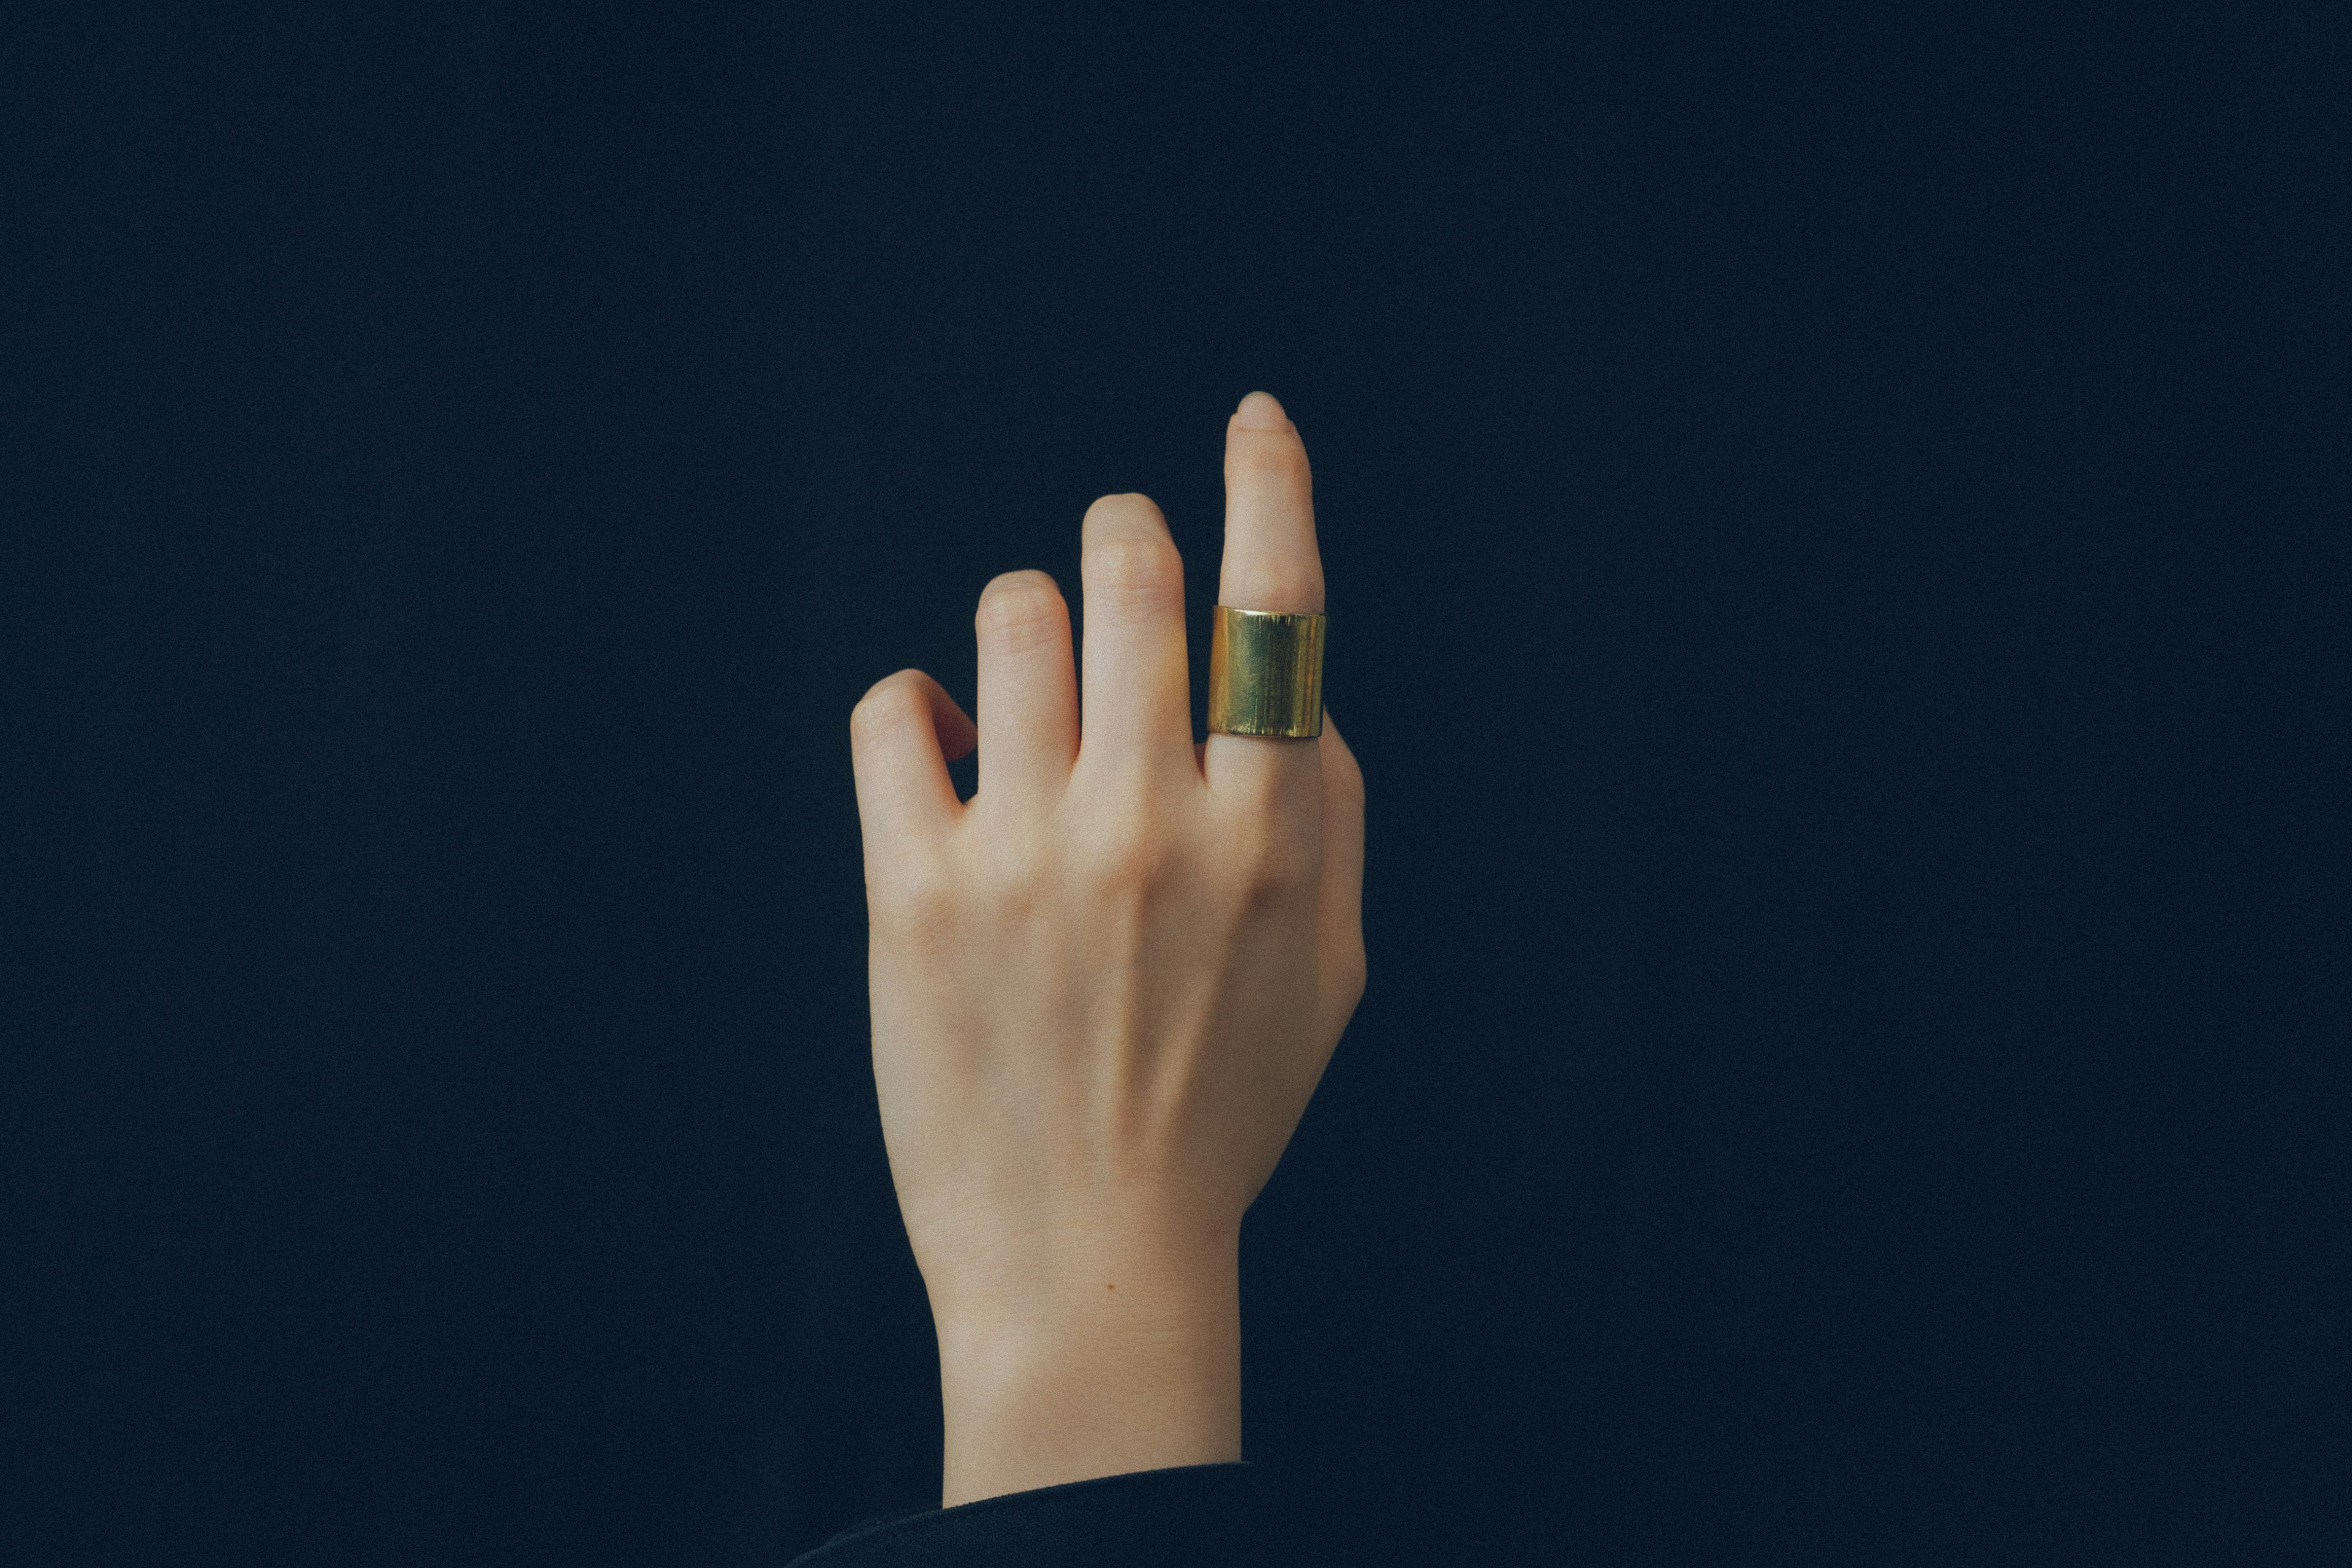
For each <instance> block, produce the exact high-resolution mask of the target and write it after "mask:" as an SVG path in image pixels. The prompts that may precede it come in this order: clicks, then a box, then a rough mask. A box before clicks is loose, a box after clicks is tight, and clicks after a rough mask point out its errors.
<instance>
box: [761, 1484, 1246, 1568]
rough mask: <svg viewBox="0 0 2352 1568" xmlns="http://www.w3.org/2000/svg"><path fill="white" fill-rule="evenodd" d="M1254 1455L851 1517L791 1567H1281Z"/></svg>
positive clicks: (795, 1560)
mask: <svg viewBox="0 0 2352 1568" xmlns="http://www.w3.org/2000/svg"><path fill="white" fill-rule="evenodd" d="M1268 1504H1269V1500H1268V1498H1267V1497H1266V1495H1265V1478H1264V1476H1263V1475H1261V1474H1260V1473H1259V1472H1258V1471H1257V1470H1256V1469H1255V1467H1253V1466H1251V1465H1250V1464H1249V1463H1248V1462H1247V1461H1239V1462H1236V1463H1234V1464H1228V1465H1184V1466H1180V1467H1178V1468H1173V1469H1165V1470H1138V1471H1136V1472H1134V1473H1133V1474H1131V1475H1124V1476H1102V1477H1098V1478H1097V1479H1094V1480H1088V1481H1073V1482H1071V1483H1069V1484H1068V1485H1067V1486H1058V1487H1041V1488H1039V1489H1037V1490H1035V1491H1026V1492H1011V1493H1008V1494H1006V1495H1005V1496H1003V1497H992V1498H982V1500H980V1501H978V1502H968V1503H963V1504H961V1505H959V1506H957V1507H955V1508H946V1509H940V1508H934V1509H925V1510H922V1511H920V1512H918V1513H902V1514H898V1515H896V1516H893V1517H889V1518H884V1519H878V1520H868V1521H865V1522H863V1523H860V1524H855V1525H852V1526H851V1527H850V1528H849V1529H847V1530H845V1531H842V1532H841V1533H840V1534H838V1535H836V1536H835V1537H834V1538H833V1539H832V1540H830V1541H828V1542H825V1543H824V1545H823V1546H820V1547H818V1548H817V1549H816V1550H815V1551H814V1552H803V1554H802V1555H800V1556H798V1557H795V1558H794V1559H793V1561H792V1563H790V1564H789V1565H788V1568H932V1565H934V1564H936V1565H938V1568H950V1565H952V1568H1015V1565H1018V1568H1079V1565H1080V1564H1085V1565H1087V1568H1098V1565H1100V1564H1105V1563H1118V1564H1119V1565H1120V1568H1201V1565H1203V1564H1216V1565H1217V1568H1225V1565H1227V1564H1232V1565H1234V1568H1261V1565H1264V1568H1273V1564H1274V1563H1276V1561H1277V1559H1278V1557H1279V1556H1280V1555H1281V1554H1280V1553H1277V1552H1275V1551H1274V1550H1273V1547H1272V1545H1271V1535H1270V1530H1271V1527H1272V1525H1273V1524H1274V1522H1275V1521H1274V1520H1273V1519H1272V1518H1271V1517H1270V1516H1269V1514H1268V1512H1267V1509H1268Z"/></svg>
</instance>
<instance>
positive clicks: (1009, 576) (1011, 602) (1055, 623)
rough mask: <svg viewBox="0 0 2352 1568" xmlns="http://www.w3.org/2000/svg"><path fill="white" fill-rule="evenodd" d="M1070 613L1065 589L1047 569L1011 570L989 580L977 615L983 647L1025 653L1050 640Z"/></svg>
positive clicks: (981, 597) (1005, 651)
mask: <svg viewBox="0 0 2352 1568" xmlns="http://www.w3.org/2000/svg"><path fill="white" fill-rule="evenodd" d="M1067 613H1068V611H1067V606H1066V605H1064V604H1063V602H1062V591H1061V590H1060V589H1059V588H1057V587H1055V584H1054V580H1053V579H1052V578H1051V577H1048V576H1046V575H1045V574H1044V573H1043V572H1008V573H1006V574H1004V575H1003V576H1001V577H998V578H996V579H995V580H993V581H992V582H991V583H990V584H988V587H987V588H986V589H985V590H984V591H982V594H981V595H980V609H979V611H978V613H977V614H976V616H974V617H973V618H974V620H975V622H976V623H977V626H978V630H979V634H980V640H981V643H982V646H983V647H986V648H988V649H989V650H990V651H991V652H994V653H1025V652H1027V651H1028V650H1029V649H1031V648H1034V647H1042V646H1045V645H1048V644H1050V643H1051V642H1052V641H1053V640H1054V637H1055V634H1056V633H1058V632H1059V631H1060V630H1061V628H1062V625H1063V619H1064V616H1066V614H1067Z"/></svg>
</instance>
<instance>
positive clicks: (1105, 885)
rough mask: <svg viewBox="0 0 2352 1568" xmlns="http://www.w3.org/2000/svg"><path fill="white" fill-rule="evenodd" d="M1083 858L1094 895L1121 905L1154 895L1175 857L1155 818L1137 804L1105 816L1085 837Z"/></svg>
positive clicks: (1146, 809)
mask: <svg viewBox="0 0 2352 1568" xmlns="http://www.w3.org/2000/svg"><path fill="white" fill-rule="evenodd" d="M1083 859H1084V863H1085V867H1086V874H1087V882H1088V883H1089V884H1090V885H1091V887H1092V888H1093V889H1094V890H1095V892H1096V893H1097V895H1108V896H1110V897H1111V898H1112V899H1113V900H1117V901H1121V902H1125V901H1132V900H1147V899H1150V898H1152V897H1155V896H1157V895H1158V894H1159V893H1160V891H1161V890H1162V889H1164V888H1165V887H1166V886H1167V885H1168V882H1169V879H1170V878H1171V875H1172V873H1173V871H1174V869H1175V859H1176V856H1175V848H1174V845H1173V844H1172V842H1171V836H1170V835H1169V834H1168V833H1167V832H1166V831H1165V826H1164V825H1163V824H1162V823H1161V822H1160V820H1159V818H1158V816H1157V815H1156V814H1155V813H1153V812H1152V811H1151V810H1150V807H1149V806H1145V805H1136V806H1132V807H1129V808H1128V809H1126V810H1122V811H1118V812H1113V813H1110V814H1108V815H1107V816H1105V817H1104V818H1103V819H1102V820H1101V821H1100V822H1099V823H1098V824H1097V826H1096V827H1095V829H1094V831H1093V832H1092V833H1091V834H1089V835H1088V837H1087V843H1086V846H1085V848H1084V851H1083Z"/></svg>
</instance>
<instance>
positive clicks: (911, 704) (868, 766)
mask: <svg viewBox="0 0 2352 1568" xmlns="http://www.w3.org/2000/svg"><path fill="white" fill-rule="evenodd" d="M979 733H980V732H979V730H978V729H977V728H976V727H975V726H974V725H973V723H972V721H971V719H970V718H968V717H967V716H966V715H965V713H964V710H962V709H961V707H959V706H957V704H956V700H955V699H954V698H952V697H950V696H949V695H948V693H947V689H946V688H945V687H943V686H941V685H940V683H939V682H938V681H936V680H933V679H931V678H930V677H929V676H928V675H926V674H924V673H923V672H922V671H921V670H919V669H902V670H900V671H898V673H897V674H896V675H890V676H886V677H884V678H883V679H880V680H878V681H877V682H875V683H874V686H873V688H872V689H870V690H868V691H867V692H866V695H865V696H864V697H862V698H860V699H859V700H858V702H857V706H856V708H854V709H852V710H850V714H849V763H850V769H851V771H852V773H855V774H856V781H857V820H858V825H859V826H860V827H862V828H863V829H864V831H865V836H866V853H867V855H868V857H869V858H870V857H871V856H873V855H875V854H876V853H877V852H880V851H883V850H885V849H887V847H889V846H891V845H893V844H895V843H897V842H898V841H899V840H901V839H903V838H907V837H916V838H923V839H930V838H936V837H938V836H940V834H943V833H945V832H946V831H947V830H948V829H949V828H950V827H951V826H954V825H955V823H956V821H957V820H958V819H959V818H960V817H961V816H962V815H963V805H962V803H961V801H959V800H957V799H956V792H955V781H954V780H952V779H950V777H949V776H948V759H949V758H950V757H961V756H963V755H965V754H967V753H968V752H971V749H972V746H973V745H974V743H975V742H977V741H978V739H979Z"/></svg>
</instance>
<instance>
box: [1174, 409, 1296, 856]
mask: <svg viewBox="0 0 2352 1568" xmlns="http://www.w3.org/2000/svg"><path fill="white" fill-rule="evenodd" d="M1217 603H1219V604H1221V605H1232V606H1233V607H1234V608H1235V609H1239V610H1284V611H1289V612H1291V613H1294V614H1297V613H1301V612H1305V613H1309V614H1319V613H1320V612H1321V611H1322V608H1323V556H1322V552H1321V551H1320V550H1319V549H1318V547H1317V545H1316V542H1315V497H1314V477H1313V474H1312V471H1311V470H1310V469H1309V468H1308V466H1307V447H1306V444H1305V443H1304V442H1302V441H1301V440H1300V439H1299V438H1298V427H1297V426H1296V425H1294V424H1292V423H1291V421H1290V418H1289V416H1287V415H1286V414H1285V413H1284V412H1283V408H1282V405H1281V404H1279V403H1277V402H1276V401H1275V400H1274V398H1273V397H1272V396H1271V395H1268V394H1266V393H1263V392H1253V393H1251V394H1250V395H1248V396H1247V397H1244V398H1243V399H1242V403H1241V406H1240V407H1239V408H1237V409H1235V410H1234V416H1233V418H1232V419H1231V420H1230V421H1228V422H1227V424H1226V426H1225V556H1224V565H1223V571H1222V573H1221V574H1220V575H1219V577H1218V581H1217ZM1203 765H1204V767H1205V769H1206V771H1207V774H1208V780H1209V784H1210V786H1211V787H1212V788H1213V789H1217V790H1221V791H1232V792H1234V794H1236V795H1255V796H1257V797H1259V798H1265V799H1271V800H1272V801H1273V802H1274V803H1275V804H1276V808H1277V809H1295V810H1299V811H1304V810H1306V809H1307V808H1308V806H1309V805H1310V804H1311V803H1312V802H1315V801H1319V799H1320V798H1321V795H1320V792H1321V780H1322V774H1321V765H1320V763H1318V761H1317V748H1316V744H1315V742H1313V741H1307V740H1291V739H1288V738H1286V737H1282V736H1271V735H1222V734H1220V735H1211V736H1210V737H1209V740H1208V750H1207V752H1206V755H1205V756H1204V758H1203Z"/></svg>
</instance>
